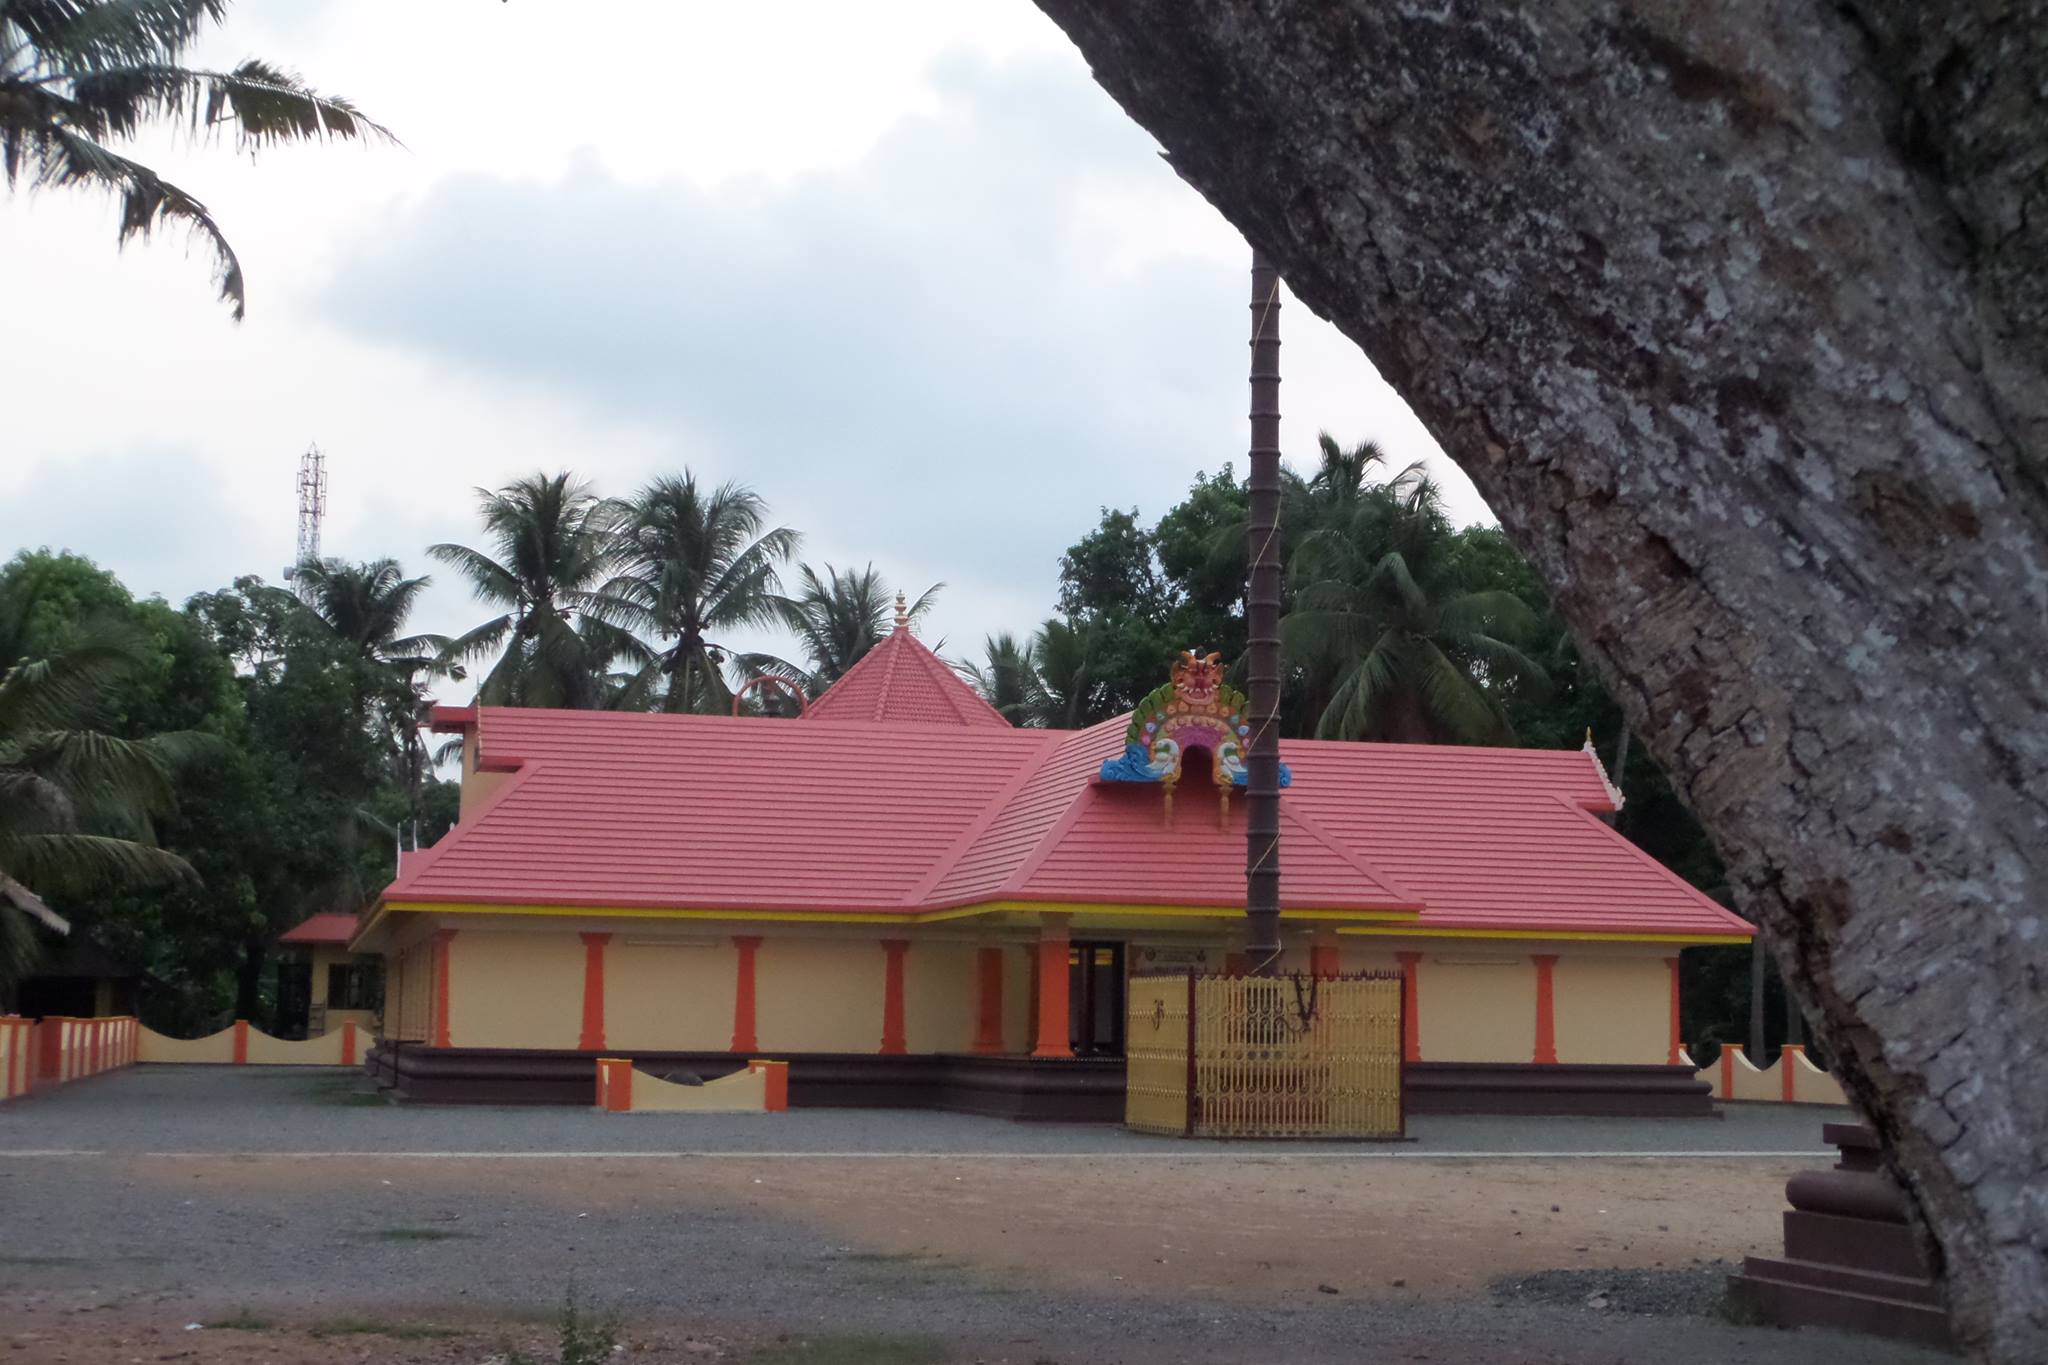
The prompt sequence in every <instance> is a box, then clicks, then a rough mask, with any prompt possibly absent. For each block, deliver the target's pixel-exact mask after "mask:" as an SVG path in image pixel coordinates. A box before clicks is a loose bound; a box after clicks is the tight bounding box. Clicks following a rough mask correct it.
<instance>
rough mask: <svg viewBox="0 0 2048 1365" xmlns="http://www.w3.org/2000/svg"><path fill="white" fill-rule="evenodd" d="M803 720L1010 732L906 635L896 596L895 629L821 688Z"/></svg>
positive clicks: (999, 715) (994, 713)
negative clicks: (834, 679)
mask: <svg viewBox="0 0 2048 1365" xmlns="http://www.w3.org/2000/svg"><path fill="white" fill-rule="evenodd" d="M804 719H806V720H832V721H852V722H855V723H862V724H873V723H885V724H898V725H962V726H976V727H980V726H987V727H991V728H995V727H1000V728H1001V729H1004V730H1007V729H1010V728H1011V727H1010V722H1008V721H1007V720H1004V719H1003V714H1002V712H1000V711H998V710H996V709H995V707H993V706H990V705H989V704H988V703H987V702H986V701H983V700H982V698H981V694H980V693H978V692H976V691H975V690H974V689H973V688H972V687H969V686H968V685H967V683H966V681H965V680H964V679H962V678H961V676H960V675H959V674H958V673H955V672H954V671H953V670H952V669H951V668H950V667H949V666H948V665H947V664H946V662H945V660H943V659H941V658H940V657H939V656H938V655H936V654H934V653H932V652H931V650H929V649H927V648H925V645H924V641H922V640H920V639H918V638H917V637H916V636H915V635H912V634H911V633H910V618H909V617H908V616H906V615H905V614H904V609H903V598H902V595H901V594H898V595H897V598H896V629H895V630H894V631H892V632H891V633H890V635H889V637H888V638H887V639H885V640H883V641H882V643H880V644H878V645H876V646H875V647H874V648H873V649H871V650H869V651H868V652H867V653H866V654H864V655H863V656H861V660H860V662H859V663H857V664H855V665H854V666H853V667H852V668H849V669H848V670H847V671H846V675H845V676H844V677H842V678H841V679H840V680H839V681H838V682H836V683H833V684H832V685H831V686H830V687H828V688H826V689H825V692H824V695H823V696H821V697H819V698H818V699H817V700H816V701H814V702H812V703H811V706H810V709H809V710H808V711H806V712H805V713H804Z"/></svg>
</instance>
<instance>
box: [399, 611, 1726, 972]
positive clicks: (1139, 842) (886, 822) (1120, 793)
mask: <svg viewBox="0 0 2048 1365" xmlns="http://www.w3.org/2000/svg"><path fill="white" fill-rule="evenodd" d="M892 639H895V640H897V641H898V643H897V644H896V645H895V646H894V647H895V648H897V649H899V650H901V649H904V648H905V646H904V645H903V644H902V643H901V642H902V641H904V640H908V641H909V645H910V646H913V647H914V648H915V650H916V651H917V655H921V656H922V657H924V658H933V656H932V655H931V654H930V651H929V650H925V649H924V647H923V646H922V645H919V644H917V643H916V641H914V640H910V639H909V637H908V636H907V634H906V635H904V636H901V637H892ZM890 647H891V646H889V645H884V646H882V647H881V648H878V649H877V650H876V651H875V652H874V653H872V654H871V655H870V656H869V658H870V660H872V659H874V658H875V657H876V656H877V655H880V654H881V650H882V649H886V648H890ZM917 655H910V654H904V655H902V656H901V657H900V658H899V665H901V664H902V663H904V662H905V661H910V660H914V659H916V658H917ZM886 662H887V660H886V656H885V658H884V663H885V664H886ZM934 662H936V660H935V659H934ZM861 667H862V668H866V667H868V664H867V663H866V662H864V663H863V664H862V666H861ZM941 667H943V665H941ZM860 672H861V669H855V670H854V671H853V672H850V673H849V674H848V675H847V676H846V678H845V679H842V680H841V686H844V685H845V683H847V682H853V681H859V675H860ZM956 681H957V680H956ZM885 682H886V680H885ZM893 685H894V684H893V683H889V684H888V685H887V686H881V687H878V688H877V690H876V691H874V692H865V693H859V692H857V693H849V694H847V695H848V696H859V695H865V696H867V697H869V698H870V699H872V698H874V697H877V696H881V697H883V698H886V697H887V696H888V695H889V693H890V690H891V689H892V688H893ZM963 686H964V684H963ZM836 690H837V689H835V691H836ZM831 695H832V694H831V693H827V697H828V698H829V697H830V696H831ZM978 700H979V699H978V698H977V701H978ZM842 708H843V709H842V711H840V712H835V711H833V710H830V709H827V708H826V707H825V706H824V705H823V703H821V704H820V705H819V706H814V707H813V708H812V709H811V712H810V715H809V718H808V719H807V720H805V721H801V722H798V721H788V720H774V719H765V718H734V717H727V716H684V715H652V714H638V713H622V712H602V711H549V710H537V709H512V708H494V707H481V708H477V709H476V710H475V711H474V713H473V714H471V713H468V712H452V713H450V715H449V719H450V721H451V722H453V723H456V724H459V725H460V726H462V727H463V728H467V727H469V726H475V727H476V728H477V731H478V736H479V743H478V747H479V753H480V764H481V766H483V767H484V768H486V769H489V770H491V771H494V772H500V773H506V774H508V775H507V776H506V777H505V778H504V779H503V785H501V786H499V787H498V788H497V789H496V790H495V791H494V792H493V793H492V794H491V796H490V797H489V798H488V800H487V801H486V802H485V803H484V804H483V805H482V806H481V808H480V809H478V810H476V811H474V812H472V814H471V817H470V819H469V820H468V821H467V822H466V823H464V824H461V825H458V826H457V827H456V828H455V829H453V830H451V831H449V833H448V834H447V835H446V836H445V837H444V838H443V839H442V840H441V841H440V843H438V844H437V845H435V847H434V848H432V849H430V850H427V851H425V852H424V853H422V854H419V855H414V856H408V857H407V858H406V860H405V867H404V870H403V873H402V875H401V876H400V877H399V879H398V880H397V881H395V882H393V883H392V884H391V886H390V887H389V888H387V889H386V891H385V892H384V895H383V898H382V902H381V904H382V906H383V907H385V908H395V909H434V908H437V907H444V906H445V907H448V908H451V909H457V908H459V909H476V910H484V909H489V908H492V907H495V906H507V907H512V906H517V907H522V908H526V909H540V910H544V911H559V912H561V913H565V914H575V913H588V914H601V913H604V912H606V911H616V910H628V911H632V910H638V911H640V912H642V913H659V912H661V911H664V910H666V911H698V912H724V911H730V912H734V913H738V912H749V913H765V914H771V915H781V916H785V917H790V918H803V917H806V916H810V915H817V916H821V917H831V918H843V917H846V916H861V917H869V918H872V919H875V920H878V921H895V920H901V919H904V918H917V917H921V916H926V915H933V916H938V915H946V914H950V913H957V912H960V911H962V910H966V909H970V908H972V907H990V908H997V907H1008V908H1026V907H1029V908H1037V909H1043V910H1057V909H1059V908H1061V907H1062V906H1072V907H1102V906H1135V907H1159V908H1161V909H1169V908H1174V907H1180V908H1190V907H1230V906H1235V905H1241V904H1242V903H1243V895H1244V881H1243V877H1244V872H1243V868H1244V813H1245V802H1244V800H1243V799H1242V795H1241V793H1240V794H1239V795H1238V796H1237V797H1235V798H1234V799H1232V800H1231V801H1230V802H1229V803H1228V805H1227V808H1226V806H1225V804H1224V803H1223V802H1221V801H1220V800H1219V793H1218V791H1217V790H1216V788H1214V787H1212V786H1210V785H1208V784H1207V783H1206V782H1205V781H1200V780H1195V779H1190V780H1188V781H1184V782H1182V783H1181V784H1180V785H1179V789H1178V793H1177V795H1176V796H1175V797H1174V799H1173V802H1172V808H1171V818H1170V819H1169V818H1168V814H1167V806H1166V803H1165V801H1164V800H1163V794H1162V792H1161V791H1160V790H1159V789H1158V788H1157V787H1150V786H1144V785H1136V784H1133V785H1125V784H1115V783H1098V782H1094V781H1092V779H1093V777H1094V775H1095V774H1096V772H1097V770H1098V769H1099V767H1100V765H1101V764H1102V762H1103V760H1105V759H1110V758H1114V757H1116V756H1117V755H1118V754H1119V753H1120V752H1121V751H1122V749H1123V747H1124V736H1123V732H1124V729H1125V726H1126V722H1125V721H1124V720H1116V721H1107V722H1104V723H1102V724H1100V725H1096V726H1094V727H1091V728H1090V729H1086V730H1079V731H1048V730H1023V729H1016V728H1013V727H1011V726H1009V725H1008V724H1006V723H1002V722H1001V717H1000V716H998V715H996V714H995V713H994V712H993V711H992V710H991V711H990V712H989V715H990V716H992V717H994V719H995V721H996V722H997V723H996V724H981V723H958V722H955V721H950V720H944V719H936V718H935V719H934V720H932V721H927V722H926V723H922V724H908V723H904V722H903V721H901V720H896V719H885V720H881V721H877V720H875V719H873V718H872V714H871V713H870V714H861V715H859V716H858V717H849V716H847V715H845V714H844V711H845V710H858V709H860V708H856V707H852V706H850V705H848V704H847V703H846V702H844V701H842ZM1282 752H1283V756H1284V757H1285V759H1286V761H1287V763H1288V764H1289V765H1290V766H1291V767H1292V770H1293V773H1294V785H1293V786H1292V787H1291V788H1290V789H1289V790H1288V791H1287V792H1286V793H1285V794H1284V795H1283V796H1282V798H1281V810H1282V818H1283V826H1282V848H1281V860H1282V888H1283V891H1282V899H1283V903H1284V905H1285V906H1286V908H1287V910H1288V912H1290V913H1292V912H1331V913H1334V912H1347V913H1349V912H1355V913H1357V914H1359V915H1361V916H1365V917H1377V918H1380V919H1383V920H1398V921H1400V923H1399V924H1398V931H1399V932H1412V931H1421V932H1430V931H1439V932H1461V933H1470V932H1480V933H1486V932H1518V933H1525V934H1529V935H1532V936H1543V935H1546V934H1560V933H1563V934H1571V933H1591V934H1623V935H1642V934H1655V935H1670V936H1674V937H1694V938H1719V937H1728V936H1744V935H1747V934H1748V933H1749V932H1750V928H1749V926H1748V925H1747V924H1746V923H1745V922H1744V921H1742V920H1741V919H1739V918H1737V917H1736V916H1735V915H1733V914H1730V913H1729V912H1728V911H1726V910H1725V909H1723V908H1721V907H1720V906H1719V905H1717V904H1715V903H1714V902H1713V901H1712V900H1710V899H1708V898H1707V897H1706V896H1703V895H1701V894H1700V893H1699V892H1698V891H1696V890H1694V889H1693V888H1692V887H1691V886H1689V885H1687V884H1686V883H1685V882H1684V881H1683V880H1682V879H1681V878H1679V877H1677V876H1676V875H1674V874H1672V873H1671V872H1669V871H1667V870H1666V869H1665V868H1663V867H1662V866H1661V865H1659V864H1658V863H1657V862H1656V861H1655V860H1653V859H1651V858H1650V857H1649V856H1648V855H1646V854H1644V853H1643V852H1641V851H1640V850H1639V849H1637V848H1636V847H1635V846H1634V845H1633V844H1631V843H1629V842H1628V841H1627V840H1626V839H1624V838H1623V837H1621V836H1620V835H1619V834H1617V833H1616V832H1615V831H1614V830H1613V829H1611V828H1610V827H1608V826H1607V825H1605V824H1603V823H1602V822H1601V821H1600V820H1599V819H1598V818H1597V817H1598V814H1599V813H1602V812H1607V811H1611V810H1613V809H1614V802H1613V797H1612V794H1611V791H1610V789H1609V787H1608V786H1607V783H1606V780H1605V775H1604V774H1603V773H1602V772H1601V771H1600V768H1599V765H1598V760H1597V759H1595V758H1594V757H1593V756H1592V755H1591V754H1590V753H1589V752H1586V751H1583V750H1533V749H1483V748H1464V747H1453V746H1434V745H1401V744H1364V743H1348V742H1330V741H1311V740H1296V741H1287V742H1285V743H1284V744H1283V746H1282ZM1387 931H1388V932H1395V931H1396V926H1395V925H1388V926H1387Z"/></svg>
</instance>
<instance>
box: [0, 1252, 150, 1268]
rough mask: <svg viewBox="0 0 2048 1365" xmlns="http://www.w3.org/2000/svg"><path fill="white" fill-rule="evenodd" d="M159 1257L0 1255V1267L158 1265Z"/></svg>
mask: <svg viewBox="0 0 2048 1365" xmlns="http://www.w3.org/2000/svg"><path fill="white" fill-rule="evenodd" d="M163 1259H164V1258H163V1257H161V1256H35V1255H29V1256H20V1255H0V1265H23V1266H48V1267H57V1266H78V1265H159V1264H161V1263H162V1262H163Z"/></svg>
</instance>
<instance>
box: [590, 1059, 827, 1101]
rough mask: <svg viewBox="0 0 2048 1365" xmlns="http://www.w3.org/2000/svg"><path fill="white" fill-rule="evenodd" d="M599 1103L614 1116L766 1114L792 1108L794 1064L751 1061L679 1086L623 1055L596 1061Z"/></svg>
mask: <svg viewBox="0 0 2048 1365" xmlns="http://www.w3.org/2000/svg"><path fill="white" fill-rule="evenodd" d="M597 1107H598V1108H599V1109H601V1110H604V1111H605V1112H607V1113H613V1114H762V1113H779V1112H781V1111H782V1110H785V1109H787V1108H789V1063H788V1062H762V1061H750V1062H748V1063H747V1069H746V1070H744V1071H735V1072H733V1073H732V1074H731V1075H730V1076H720V1077H719V1078H718V1079H717V1080H715V1081H706V1082H704V1084H702V1085H679V1084H677V1083H676V1082H674V1081H665V1080H663V1079H661V1077H659V1076H652V1075H649V1074H648V1073H647V1072H645V1071H638V1070H635V1069H634V1066H633V1063H632V1062H631V1061H630V1060H628V1059H627V1058H624V1057H600V1058H598V1059H597Z"/></svg>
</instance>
